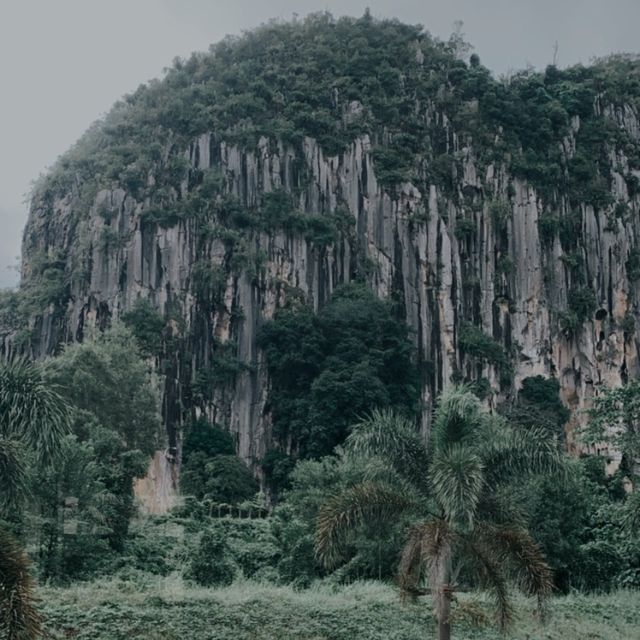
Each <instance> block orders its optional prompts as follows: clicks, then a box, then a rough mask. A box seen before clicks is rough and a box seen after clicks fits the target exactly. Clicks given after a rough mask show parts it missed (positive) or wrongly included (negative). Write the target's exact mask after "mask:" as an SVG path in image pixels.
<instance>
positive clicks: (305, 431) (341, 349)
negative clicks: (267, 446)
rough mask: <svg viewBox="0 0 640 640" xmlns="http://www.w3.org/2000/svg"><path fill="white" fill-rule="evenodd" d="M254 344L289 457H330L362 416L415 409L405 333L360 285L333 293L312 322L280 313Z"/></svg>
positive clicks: (302, 314)
mask: <svg viewBox="0 0 640 640" xmlns="http://www.w3.org/2000/svg"><path fill="white" fill-rule="evenodd" d="M258 340H259V344H260V346H261V347H262V348H263V349H264V350H265V352H266V355H267V362H268V365H269V371H270V373H271V379H272V393H271V408H272V411H273V419H274V432H275V434H276V437H277V438H278V440H279V442H280V444H281V446H282V448H284V449H286V450H288V452H289V453H297V454H298V455H299V456H300V457H303V458H304V457H316V458H318V457H321V456H323V455H327V454H329V453H331V451H332V450H333V449H334V447H335V446H336V445H338V444H340V443H341V442H343V441H344V438H345V437H346V436H347V434H348V431H349V426H350V424H352V422H353V421H354V420H355V419H356V418H357V417H358V416H359V415H363V414H364V413H366V412H368V411H370V410H371V409H373V408H374V407H396V408H398V409H401V410H404V411H406V412H408V413H413V412H414V411H415V409H416V407H417V400H418V388H419V375H418V369H417V367H416V365H415V363H413V362H412V346H411V343H410V341H409V339H408V336H407V328H406V326H405V324H404V323H403V322H402V321H400V320H397V319H395V318H394V316H393V313H392V308H391V306H390V305H389V304H388V303H386V302H384V301H381V300H379V299H377V298H376V297H375V296H374V295H373V294H372V293H371V292H370V291H369V290H367V289H366V288H365V287H363V286H362V285H345V286H342V287H339V288H338V289H336V291H335V292H334V294H333V296H332V298H331V300H330V301H329V303H328V304H327V305H326V306H325V307H323V308H322V309H321V310H320V312H319V313H318V315H317V316H316V315H314V314H313V312H312V311H311V310H310V309H308V308H306V307H302V308H298V309H295V308H293V309H284V310H282V311H281V312H279V314H278V315H277V316H276V318H275V320H274V321H273V322H271V323H268V324H267V325H265V326H264V327H263V328H262V330H261V332H260V334H259V337H258Z"/></svg>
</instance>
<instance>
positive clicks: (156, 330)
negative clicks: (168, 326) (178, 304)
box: [122, 298, 165, 356]
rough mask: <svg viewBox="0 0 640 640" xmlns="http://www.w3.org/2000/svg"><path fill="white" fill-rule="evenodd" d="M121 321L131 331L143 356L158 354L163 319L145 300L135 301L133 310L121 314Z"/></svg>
mask: <svg viewBox="0 0 640 640" xmlns="http://www.w3.org/2000/svg"><path fill="white" fill-rule="evenodd" d="M122 321H123V322H124V324H125V325H126V326H127V327H129V328H130V329H131V331H132V332H133V335H134V336H135V338H136V340H137V341H138V344H139V345H140V348H141V349H142V351H143V353H144V354H145V355H148V356H152V355H158V354H159V353H160V351H161V350H162V342H163V340H162V334H163V332H164V328H165V324H164V319H163V318H162V316H161V315H160V314H159V313H158V312H157V311H156V309H155V307H154V306H153V305H152V304H151V303H150V302H149V300H148V299H147V298H140V299H139V300H136V302H135V304H134V305H133V308H132V309H131V310H130V311H127V312H126V313H125V314H123V316H122Z"/></svg>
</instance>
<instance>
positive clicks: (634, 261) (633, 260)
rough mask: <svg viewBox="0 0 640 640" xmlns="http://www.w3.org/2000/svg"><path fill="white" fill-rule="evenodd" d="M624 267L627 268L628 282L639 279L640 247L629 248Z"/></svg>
mask: <svg viewBox="0 0 640 640" xmlns="http://www.w3.org/2000/svg"><path fill="white" fill-rule="evenodd" d="M625 267H626V269H627V278H629V282H636V281H637V280H639V279H640V249H638V248H637V247H632V248H631V249H630V250H629V254H628V255H627V261H626V263H625Z"/></svg>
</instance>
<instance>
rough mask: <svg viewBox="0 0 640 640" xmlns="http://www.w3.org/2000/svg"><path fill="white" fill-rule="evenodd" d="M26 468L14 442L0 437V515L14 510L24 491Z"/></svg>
mask: <svg viewBox="0 0 640 640" xmlns="http://www.w3.org/2000/svg"><path fill="white" fill-rule="evenodd" d="M25 478H26V466H25V463H24V459H23V457H22V456H21V455H20V445H19V443H18V442H16V441H15V440H10V439H8V438H2V437H0V513H2V512H3V511H5V510H7V509H11V508H14V507H15V506H16V504H17V502H18V499H19V498H20V496H22V495H23V494H24V493H25V491H26V482H25Z"/></svg>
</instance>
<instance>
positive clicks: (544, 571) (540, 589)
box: [477, 523, 553, 614]
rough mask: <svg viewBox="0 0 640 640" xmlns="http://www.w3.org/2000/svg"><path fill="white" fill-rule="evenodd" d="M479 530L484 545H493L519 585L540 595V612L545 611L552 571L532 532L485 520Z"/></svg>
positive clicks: (494, 553) (550, 588)
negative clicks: (488, 522)
mask: <svg viewBox="0 0 640 640" xmlns="http://www.w3.org/2000/svg"><path fill="white" fill-rule="evenodd" d="M477 534H478V536H479V537H480V538H481V540H482V544H483V545H484V547H485V549H491V552H492V554H493V556H494V557H495V558H496V559H497V560H498V562H500V564H501V565H502V566H503V567H504V568H505V570H506V571H507V572H508V573H509V574H510V575H511V576H512V577H513V578H514V579H515V581H516V584H517V585H518V587H519V588H520V589H521V590H522V591H523V592H524V593H526V594H527V595H531V596H536V597H537V599H538V610H539V613H540V614H542V613H544V603H545V601H546V600H547V598H548V597H549V596H550V595H551V591H552V589H553V574H552V572H551V569H550V568H549V565H548V564H547V562H546V560H545V558H544V555H543V553H542V551H541V550H540V547H538V545H537V544H536V542H535V541H534V540H533V538H532V537H531V535H530V534H529V533H528V532H527V531H526V530H525V529H523V528H515V527H514V528H510V527H496V526H493V525H490V524H486V523H484V524H482V525H479V526H478V527H477Z"/></svg>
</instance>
